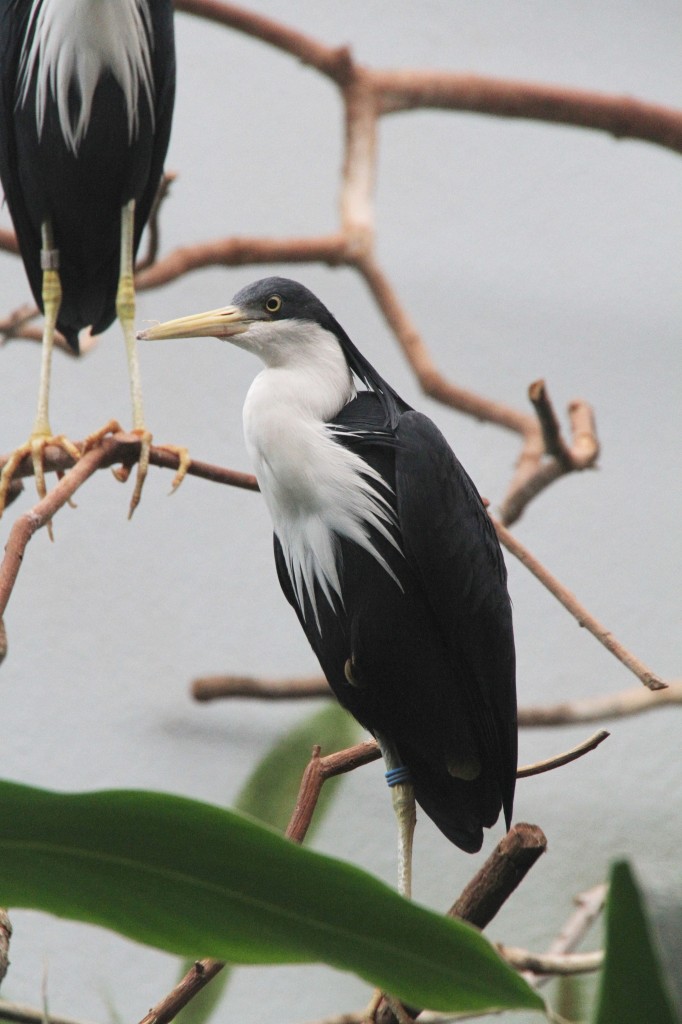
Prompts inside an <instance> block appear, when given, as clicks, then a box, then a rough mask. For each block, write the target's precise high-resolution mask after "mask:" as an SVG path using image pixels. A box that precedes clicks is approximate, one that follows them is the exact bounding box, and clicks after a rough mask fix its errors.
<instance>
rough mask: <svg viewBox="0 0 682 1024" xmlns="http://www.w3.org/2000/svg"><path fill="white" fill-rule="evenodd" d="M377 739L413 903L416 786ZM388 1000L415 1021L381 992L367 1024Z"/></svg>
mask: <svg viewBox="0 0 682 1024" xmlns="http://www.w3.org/2000/svg"><path fill="white" fill-rule="evenodd" d="M350 667H352V663H350V662H346V678H348V676H349V674H350ZM349 682H350V679H349ZM374 735H375V738H376V741H377V743H378V744H379V748H380V750H381V753H382V756H383V759H384V764H385V765H386V781H387V782H388V785H389V787H390V790H391V799H392V801H393V810H394V811H395V816H396V818H397V821H398V891H399V892H400V895H401V896H404V897H405V899H407V900H409V899H411V896H412V840H413V838H414V827H415V825H416V822H417V815H416V811H415V802H414V786H413V785H412V783H411V781H410V773H409V771H408V770H407V768H406V767H405V765H404V764H403V763H402V761H401V760H400V757H399V756H398V752H397V751H396V749H395V747H394V746H393V744H392V743H391V742H390V741H389V740H388V739H387V738H386V737H385V736H383V735H382V734H381V733H375V734H374ZM384 999H385V1000H386V1002H387V1003H388V1005H389V1006H390V1007H391V1010H392V1011H393V1015H394V1017H395V1018H396V1020H397V1021H399V1022H400V1024H412V1018H411V1017H410V1016H409V1014H408V1013H407V1011H406V1009H405V1007H404V1006H403V1005H402V1003H401V1002H400V1001H399V1000H398V999H396V998H394V997H393V996H391V995H389V994H388V993H386V992H382V991H381V990H380V989H376V990H375V992H374V994H373V996H372V998H371V1000H370V1002H369V1005H368V1006H367V1008H366V1009H365V1011H364V1014H363V1021H365V1020H366V1021H368V1022H372V1021H375V1020H376V1014H377V1011H378V1009H379V1006H380V1005H381V1002H382V1000H384Z"/></svg>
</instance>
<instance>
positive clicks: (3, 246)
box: [0, 228, 19, 256]
mask: <svg viewBox="0 0 682 1024" xmlns="http://www.w3.org/2000/svg"><path fill="white" fill-rule="evenodd" d="M0 250H2V251H3V252H11V253H13V254H14V255H16V256H18V255H19V246H18V244H17V236H16V235H15V233H14V232H13V231H8V230H7V228H0Z"/></svg>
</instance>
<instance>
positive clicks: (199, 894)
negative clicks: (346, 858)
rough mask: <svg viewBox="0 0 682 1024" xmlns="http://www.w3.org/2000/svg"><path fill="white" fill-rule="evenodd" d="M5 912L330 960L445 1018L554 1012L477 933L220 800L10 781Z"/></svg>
mask: <svg viewBox="0 0 682 1024" xmlns="http://www.w3.org/2000/svg"><path fill="white" fill-rule="evenodd" d="M0 904H2V905H4V906H8V907H30V908H33V909H38V910H45V911H48V912H50V913H53V914H57V915H59V916H61V917H68V918H72V919H74V920H78V921H86V922H90V923H92V924H97V925H103V926H104V927H108V928H113V929H115V930H116V931H118V932H120V933H121V934H123V935H126V936H128V937H129V938H132V939H136V940H137V941H139V942H144V943H148V944H150V945H153V946H157V947H158V948H160V949H164V950H166V951H168V952H171V953H177V954H180V955H182V956H210V957H215V958H217V959H220V960H230V961H233V962H235V963H243V964H256V963H260V964H275V963H305V962H323V963H327V964H330V965H331V966H333V967H336V968H339V969H340V970H348V971H354V972H355V973H356V974H358V975H359V976H360V977H362V978H364V979H365V980H367V981H369V982H370V983H372V984H375V985H378V986H380V987H381V988H384V989H386V990H387V991H389V992H392V993H393V994H395V995H396V996H398V997H399V998H401V999H403V1000H405V1001H407V1002H409V1003H412V1004H416V1005H421V1006H429V1007H432V1008H433V1009H436V1010H461V1011H476V1010H480V1009H484V1008H509V1009H514V1008H526V1007H528V1008H532V1009H542V1007H543V1003H542V1000H541V999H540V997H539V996H538V995H537V993H536V992H534V991H533V990H532V989H531V988H530V987H529V985H527V983H526V982H525V981H524V980H523V979H522V978H520V977H519V976H518V975H517V974H516V973H515V972H514V971H512V970H511V969H510V968H509V967H508V966H507V965H506V964H505V963H504V962H503V961H502V959H501V958H500V957H499V956H498V955H497V953H496V952H495V950H494V949H493V948H492V946H490V945H489V943H488V942H486V940H485V939H484V938H483V937H482V936H481V935H479V934H478V933H477V932H476V931H475V930H474V929H473V928H470V927H469V926H468V925H465V924H463V923H462V922H458V921H453V920H450V919H448V918H445V917H440V916H438V915H436V914H433V913H431V912H430V911H428V910H425V909H424V908H422V907H419V906H417V905H416V904H413V903H409V902H407V901H406V900H403V899H402V898H401V897H400V896H398V894H397V893H395V892H394V891H393V890H392V889H389V888H388V886H386V885H384V884H383V883H381V882H379V881H377V880H376V879H373V878H371V877H370V876H369V875H367V874H365V873H363V872H362V871H360V870H358V869H357V868H355V867H353V866H351V865H349V864H344V863H342V862H340V861H336V860H333V859H331V858H329V857H323V856H322V855H320V854H317V853H313V852H312V851H310V850H306V849H304V848H302V847H299V846H296V845H295V844H293V843H291V842H288V841H287V840H286V839H283V838H282V837H281V836H280V835H278V834H277V833H276V832H274V831H272V830H270V829H267V828H264V827H263V826H262V825H259V824H257V823H256V822H254V821H251V820H250V819H248V818H243V817H241V816H239V815H237V814H235V813H234V812H231V811H224V810H221V809H220V808H217V807H213V806H210V805H208V804H203V803H198V802H196V801H192V800H187V799H184V798H182V797H177V796H170V795H166V794H162V793H149V792H133V791H110V792H100V793H82V794H62V793H51V792H47V791H45V790H39V789H33V788H29V787H27V786H20V785H17V784H14V783H9V782H2V783H0Z"/></svg>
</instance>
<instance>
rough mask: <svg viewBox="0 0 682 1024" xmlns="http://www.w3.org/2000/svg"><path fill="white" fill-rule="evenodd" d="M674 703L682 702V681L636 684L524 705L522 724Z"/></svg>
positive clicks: (621, 714)
mask: <svg viewBox="0 0 682 1024" xmlns="http://www.w3.org/2000/svg"><path fill="white" fill-rule="evenodd" d="M673 704H682V682H671V683H669V684H667V685H666V686H665V688H664V689H660V690H646V689H644V690H643V689H642V688H641V687H636V688H633V689H630V690H621V691H619V692H618V693H610V694H606V695H605V696H603V697H586V698H584V699H583V700H573V701H567V702H565V703H561V704H550V705H547V706H546V707H528V708H520V709H519V725H520V726H526V727H530V728H533V727H536V726H540V727H542V728H544V727H545V726H548V725H575V724H576V723H579V722H603V721H604V720H605V719H609V718H625V717H627V716H629V715H638V714H640V713H641V712H643V711H653V710H654V709H655V708H660V707H669V706H671V705H673Z"/></svg>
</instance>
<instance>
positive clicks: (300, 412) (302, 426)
mask: <svg viewBox="0 0 682 1024" xmlns="http://www.w3.org/2000/svg"><path fill="white" fill-rule="evenodd" d="M325 333H326V332H325ZM330 338H331V339H332V341H330V343H329V345H330V347H329V351H326V352H325V351H322V352H321V360H320V362H322V361H323V362H324V365H323V366H322V365H318V366H317V367H316V365H315V362H312V361H309V360H298V361H297V360H291V361H289V360H287V361H286V363H285V364H284V365H282V364H280V365H277V366H273V365H272V364H271V365H270V366H268V367H267V368H266V369H265V370H263V371H262V372H261V373H260V374H259V375H258V377H256V379H255V381H254V382H253V384H252V385H251V388H250V390H249V393H248V395H247V398H246V402H245V404H244V434H245V439H246V444H247V447H248V449H249V454H250V456H251V459H252V461H253V466H254V470H255V473H256V477H257V479H258V483H259V486H260V489H261V491H262V493H263V496H264V498H265V501H266V502H267V505H268V508H269V510H270V515H271V517H272V522H273V526H274V530H275V533H276V534H277V537H278V538H279V541H280V543H281V545H282V550H283V553H284V558H285V560H286V564H287V567H288V570H289V576H290V578H291V582H292V585H293V588H294V591H295V594H296V599H297V601H298V604H299V606H300V608H301V609H304V608H305V594H306V593H307V595H308V598H309V600H310V604H311V606H312V609H313V614H314V615H315V620H316V622H317V625H318V628H319V612H318V607H317V600H316V593H315V584H316V583H317V584H318V585H319V587H320V589H321V591H322V593H323V594H324V596H325V598H326V599H327V601H329V603H330V605H332V607H333V605H334V600H333V595H334V594H336V595H337V597H338V598H339V600H340V601H342V579H341V578H340V576H339V562H338V557H337V556H338V539H339V538H340V537H345V538H347V539H348V540H351V541H353V542H354V543H355V544H358V545H359V546H360V547H362V548H364V549H365V550H366V551H367V552H369V554H371V555H372V556H373V557H374V558H375V559H376V560H377V562H379V564H380V565H381V566H382V567H383V568H384V569H385V570H386V572H387V573H388V574H389V576H391V577H392V578H393V579H394V580H395V581H396V584H397V585H398V586H400V583H399V581H398V579H397V578H396V576H395V573H394V572H393V570H392V569H391V568H390V566H389V565H388V563H387V562H386V560H385V558H384V557H383V555H382V554H381V553H380V552H379V551H378V550H377V549H376V547H375V546H374V543H373V540H372V531H376V533H378V534H380V535H381V536H382V537H384V538H385V539H386V540H387V541H389V542H390V543H391V544H392V545H393V546H394V547H395V548H397V549H398V550H399V548H398V544H397V543H396V541H395V539H394V537H393V535H392V533H391V532H390V531H389V529H388V525H389V524H391V523H392V522H393V519H394V517H393V513H392V510H391V507H390V505H389V504H388V502H387V501H386V499H385V498H384V497H383V495H382V493H381V489H380V488H381V487H382V486H383V487H385V485H384V484H383V481H382V479H381V477H380V475H379V474H378V473H377V472H376V471H375V470H374V469H372V467H370V466H369V465H368V464H367V463H366V462H364V460H363V459H361V458H360V456H359V455H357V454H356V453H355V452H352V451H350V450H349V449H347V448H344V447H342V446H341V445H340V444H339V443H338V442H337V441H335V440H334V438H333V433H332V431H331V430H330V428H329V427H328V426H327V425H326V422H325V421H326V420H329V419H331V418H332V417H333V416H334V415H336V413H337V412H339V410H340V409H341V408H343V406H344V405H345V404H346V403H347V402H348V401H349V400H350V399H351V398H352V397H353V395H354V393H355V389H354V386H353V383H352V379H351V375H350V371H349V370H348V366H347V364H346V362H345V358H344V356H343V353H342V352H341V349H340V347H339V345H338V342H337V341H336V339H335V338H333V336H331V335H330ZM332 342H333V344H332ZM316 351H320V346H319V342H318V348H317V349H316ZM376 485H379V488H378V487H377V486H376Z"/></svg>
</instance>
